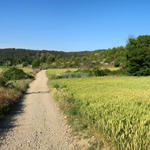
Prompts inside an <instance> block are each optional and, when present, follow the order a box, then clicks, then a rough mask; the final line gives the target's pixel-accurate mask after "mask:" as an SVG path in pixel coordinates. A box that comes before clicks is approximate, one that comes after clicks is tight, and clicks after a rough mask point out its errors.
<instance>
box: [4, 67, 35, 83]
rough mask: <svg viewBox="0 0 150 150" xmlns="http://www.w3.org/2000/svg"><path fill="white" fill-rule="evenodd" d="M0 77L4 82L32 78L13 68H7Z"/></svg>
mask: <svg viewBox="0 0 150 150" xmlns="http://www.w3.org/2000/svg"><path fill="white" fill-rule="evenodd" d="M2 75H3V78H4V79H5V80H6V81H9V80H21V79H29V78H33V77H32V76H31V75H29V74H26V73H25V72H24V71H23V70H22V69H18V68H15V67H12V68H9V69H8V70H6V71H5V72H4V73H3V74H2Z"/></svg>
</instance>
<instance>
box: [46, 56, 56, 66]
mask: <svg viewBox="0 0 150 150" xmlns="http://www.w3.org/2000/svg"><path fill="white" fill-rule="evenodd" d="M54 61H55V57H54V56H53V55H49V56H48V57H47V60H46V62H47V64H51V63H52V62H54Z"/></svg>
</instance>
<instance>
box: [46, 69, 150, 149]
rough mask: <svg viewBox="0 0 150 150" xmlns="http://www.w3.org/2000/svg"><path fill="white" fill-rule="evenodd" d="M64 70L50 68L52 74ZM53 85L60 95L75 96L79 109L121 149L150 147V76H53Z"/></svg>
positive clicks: (79, 113) (74, 101) (80, 113)
mask: <svg viewBox="0 0 150 150" xmlns="http://www.w3.org/2000/svg"><path fill="white" fill-rule="evenodd" d="M63 71H64V70H57V69H53V70H51V69H50V70H49V71H48V76H51V75H52V74H56V73H58V72H59V73H60V72H63ZM51 85H53V87H57V89H58V92H57V94H58V96H59V97H60V98H63V96H64V95H65V96H67V97H68V98H70V100H73V101H72V103H73V104H74V108H75V109H74V111H75V113H76V114H77V115H78V116H80V117H83V118H84V119H85V122H86V123H87V125H90V126H91V125H92V126H93V128H95V131H96V132H97V133H98V134H99V135H103V136H104V137H105V139H108V140H110V141H113V143H115V145H116V146H117V148H118V149H147V148H148V145H149V142H150V139H149V137H150V130H149V128H150V77H116V76H115V77H112V76H111V77H110V76H107V77H87V78H70V79H56V80H54V79H53V80H51ZM56 85H57V86H56ZM62 89H63V90H62ZM62 91H63V93H67V94H63V93H62ZM65 99H66V100H67V98H65Z"/></svg>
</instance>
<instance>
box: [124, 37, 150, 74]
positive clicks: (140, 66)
mask: <svg viewBox="0 0 150 150" xmlns="http://www.w3.org/2000/svg"><path fill="white" fill-rule="evenodd" d="M126 49H127V54H126V59H127V61H126V70H127V72H128V73H129V74H131V75H134V76H145V75H150V36H148V35H145V36H139V37H138V38H136V39H134V38H130V39H129V41H128V44H127V45H126Z"/></svg>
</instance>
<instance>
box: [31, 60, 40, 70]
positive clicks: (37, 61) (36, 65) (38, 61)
mask: <svg viewBox="0 0 150 150" xmlns="http://www.w3.org/2000/svg"><path fill="white" fill-rule="evenodd" d="M39 66H40V60H39V59H34V60H33V61H32V68H38V67H39Z"/></svg>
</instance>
